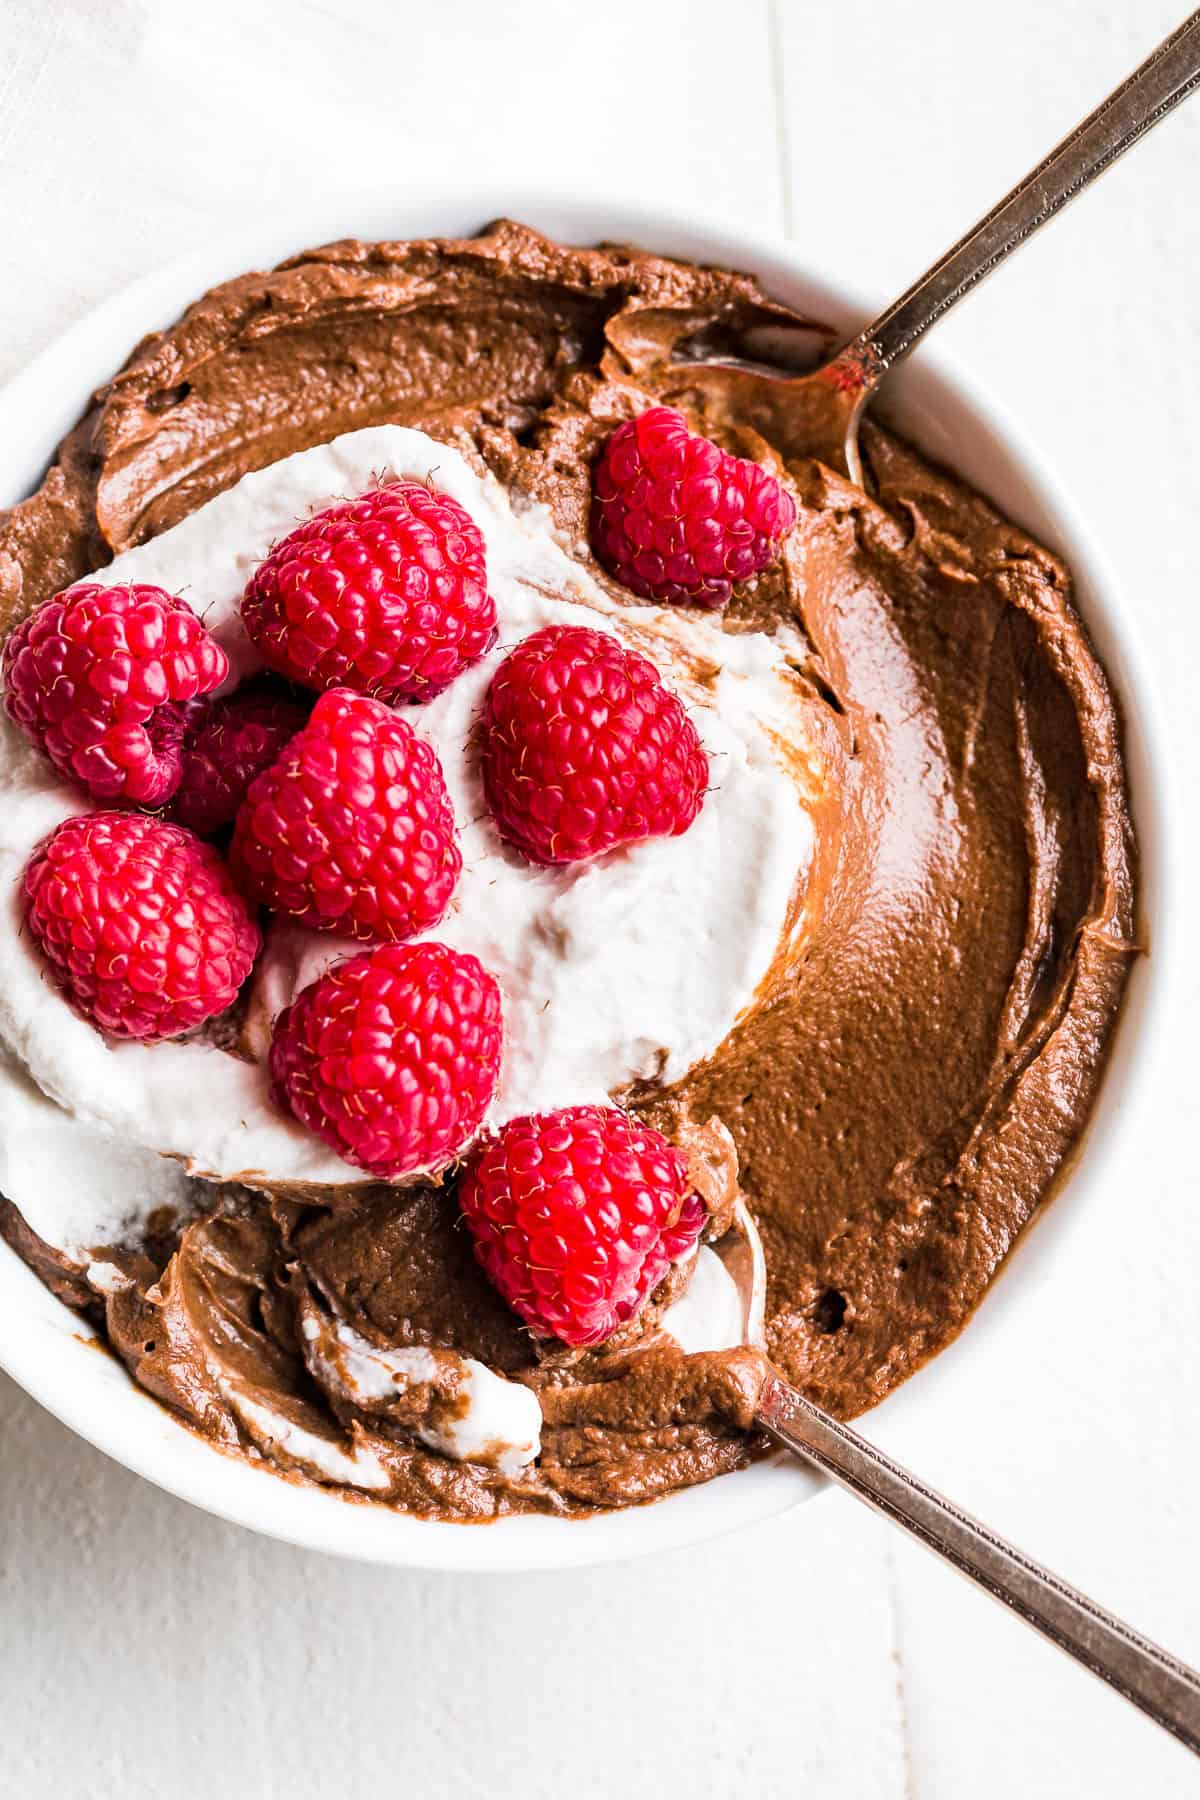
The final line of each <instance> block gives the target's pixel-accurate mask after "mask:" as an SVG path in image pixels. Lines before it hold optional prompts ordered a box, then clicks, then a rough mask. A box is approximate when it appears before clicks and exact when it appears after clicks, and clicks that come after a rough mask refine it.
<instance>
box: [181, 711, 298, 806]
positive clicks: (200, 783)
mask: <svg viewBox="0 0 1200 1800" xmlns="http://www.w3.org/2000/svg"><path fill="white" fill-rule="evenodd" d="M307 717H308V709H307V707H304V706H301V705H300V703H299V701H298V700H293V699H291V698H290V697H289V696H288V695H287V694H281V693H278V692H277V691H275V690H274V689H273V688H269V687H266V686H257V685H251V686H248V687H245V688H239V690H238V692H237V693H236V694H231V695H230V696H229V698H228V699H226V700H214V701H212V702H211V703H209V702H207V701H204V700H193V701H191V702H190V703H189V705H188V706H187V707H186V708H185V710H184V737H183V775H182V777H181V779H180V782H179V786H178V788H176V790H175V798H174V800H173V801H172V802H171V817H172V818H173V819H177V820H178V821H179V823H180V824H181V825H186V826H187V828H188V830H189V831H194V832H196V833H197V835H198V836H200V837H212V836H213V835H214V834H215V833H216V832H218V831H220V830H221V829H222V828H223V827H224V826H226V825H231V824H232V823H233V820H234V818H235V816H236V814H237V810H238V807H239V806H240V805H241V804H242V801H243V800H244V799H245V798H246V790H247V788H248V787H249V786H250V783H251V782H252V781H253V780H254V778H255V776H256V775H261V774H262V772H263V770H264V769H269V768H270V766H271V764H272V763H273V762H274V761H275V759H276V757H277V756H278V755H279V753H280V751H281V750H282V749H283V747H284V745H285V744H286V743H288V741H289V740H290V739H291V738H294V737H295V735H296V733H297V732H298V731H300V730H301V729H302V728H303V726H304V722H305V720H306V719H307Z"/></svg>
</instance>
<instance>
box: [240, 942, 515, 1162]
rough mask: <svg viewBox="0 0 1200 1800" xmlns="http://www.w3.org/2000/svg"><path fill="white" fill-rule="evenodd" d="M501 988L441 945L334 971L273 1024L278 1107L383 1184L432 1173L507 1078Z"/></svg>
mask: <svg viewBox="0 0 1200 1800" xmlns="http://www.w3.org/2000/svg"><path fill="white" fill-rule="evenodd" d="M502 1036H503V1028H502V1025H501V1019H500V989H499V988H498V987H497V985H496V983H495V981H494V980H493V978H492V976H491V975H489V974H488V972H487V970H486V969H485V968H484V967H483V965H482V963H480V962H478V961H477V960H476V958H475V957H473V956H468V955H466V954H464V953H463V952H462V951H460V950H451V949H448V948H447V946H446V945H445V944H383V945H381V946H380V947H379V949H377V950H365V951H363V952H362V954H361V955H359V956H352V957H350V959H349V960H348V961H347V962H342V963H337V964H335V965H334V967H333V968H332V969H330V970H329V971H328V972H327V973H326V974H324V975H322V976H320V977H319V978H318V980H316V981H314V982H312V983H311V984H310V985H309V986H308V987H306V988H304V989H303V991H302V992H301V993H300V995H299V997H298V998H297V999H296V1000H294V1001H293V1002H292V1004H291V1006H289V1007H288V1008H287V1009H286V1010H285V1011H284V1012H282V1013H280V1015H279V1018H278V1019H277V1020H276V1022H275V1035H274V1038H273V1040H272V1043H271V1078H272V1081H273V1082H274V1085H275V1095H276V1099H277V1100H278V1101H279V1103H280V1104H281V1105H282V1106H283V1107H285V1108H286V1109H287V1110H289V1111H290V1112H292V1113H294V1114H295V1116H296V1118H298V1119H299V1120H300V1122H301V1124H302V1125H306V1126H307V1127H308V1129H309V1130H310V1131H312V1132H315V1133H316V1135H317V1136H318V1137H319V1138H321V1139H322V1141H323V1142H324V1143H326V1144H329V1145H330V1146H331V1147H332V1148H333V1149H334V1150H336V1151H337V1152H338V1154H339V1155H340V1156H343V1157H344V1158H345V1159H346V1160H347V1161H348V1162H352V1163H354V1164H355V1165H356V1166H357V1167H358V1168H360V1169H366V1170H367V1171H368V1173H369V1174H371V1175H374V1176H376V1177H377V1178H378V1179H379V1180H380V1181H396V1180H398V1179H399V1177H400V1176H402V1175H410V1174H412V1173H413V1171H414V1170H418V1169H419V1170H422V1171H434V1170H436V1169H439V1168H441V1167H442V1166H443V1165H444V1164H445V1163H447V1162H449V1161H450V1159H451V1158H452V1157H453V1156H454V1155H455V1153H456V1152H457V1151H458V1150H461V1149H462V1147H463V1145H464V1144H465V1143H467V1142H468V1140H469V1139H470V1138H472V1137H474V1135H475V1133H476V1132H477V1131H478V1129H479V1127H480V1125H481V1123H482V1122H483V1115H484V1114H485V1112H486V1111H487V1109H488V1107H489V1105H490V1104H491V1099H492V1095H493V1094H494V1093H495V1091H496V1082H497V1079H498V1077H499V1074H500V1047H501V1039H502Z"/></svg>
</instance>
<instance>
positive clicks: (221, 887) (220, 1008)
mask: <svg viewBox="0 0 1200 1800" xmlns="http://www.w3.org/2000/svg"><path fill="white" fill-rule="evenodd" d="M25 910H26V917H27V918H28V920H29V929H30V931H31V932H32V933H33V936H34V938H35V939H36V941H37V944H38V946H39V948H40V950H41V952H42V955H43V956H44V957H45V959H46V961H47V962H48V963H49V965H50V968H51V971H52V972H53V975H54V978H55V980H56V981H57V982H58V985H59V986H60V987H61V988H62V990H63V992H64V994H65V995H66V996H67V999H68V1000H69V1001H70V1002H71V1004H72V1006H73V1007H74V1008H75V1010H76V1012H80V1013H82V1014H83V1016H84V1018H85V1019H89V1020H90V1021H91V1023H92V1024H93V1025H95V1026H96V1027H97V1028H98V1029H99V1030H100V1031H106V1032H108V1033H109V1035H110V1036H111V1037H124V1038H169V1037H179V1036H180V1035H181V1034H182V1033H183V1032H185V1031H192V1030H193V1029H194V1028H195V1027H196V1026H197V1025H201V1024H203V1022H204V1020H205V1019H211V1018H212V1016H213V1014H214V1013H219V1012H224V1010H225V1008H226V1007H227V1006H230V1005H232V1003H233V1001H234V1000H235V999H236V998H237V992H238V989H239V988H240V987H241V985H242V983H243V982H244V981H245V979H246V977H247V975H249V973H250V970H251V968H252V967H253V966H254V959H255V957H256V956H257V955H258V947H259V935H258V927H257V925H256V924H255V923H254V920H253V919H252V918H251V916H250V914H249V912H248V911H247V908H246V904H245V901H244V900H243V899H242V897H241V895H240V894H239V893H238V892H237V889H236V888H235V887H234V885H233V881H232V878H231V877H230V874H229V871H228V869H227V868H226V867H225V864H224V863H223V862H222V861H221V858H220V856H219V855H218V854H217V852H216V851H215V850H214V849H213V847H212V845H211V844H202V843H201V841H200V839H199V838H197V837H193V836H192V834H191V832H190V831H185V830H184V829H183V827H182V826H181V825H168V824H166V823H164V821H163V820H161V819H150V818H147V817H146V815H145V814H144V813H134V812H98V813H83V814H80V815H79V816H77V817H76V818H73V819H67V820H65V821H64V823H63V824H61V825H60V826H59V827H58V828H57V830H56V831H54V832H53V833H52V834H51V835H50V837H48V838H47V839H46V841H45V842H44V843H43V844H41V845H39V847H38V849H37V850H35V852H34V854H33V856H32V858H31V860H30V862H29V866H28V868H27V869H26V870H25Z"/></svg>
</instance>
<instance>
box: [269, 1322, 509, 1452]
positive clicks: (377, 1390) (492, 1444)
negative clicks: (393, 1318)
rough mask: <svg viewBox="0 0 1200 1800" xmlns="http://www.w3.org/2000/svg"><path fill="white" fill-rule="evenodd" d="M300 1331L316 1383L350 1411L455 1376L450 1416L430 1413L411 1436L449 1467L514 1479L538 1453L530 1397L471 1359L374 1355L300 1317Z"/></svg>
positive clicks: (343, 1332)
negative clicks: (476, 1468) (469, 1465)
mask: <svg viewBox="0 0 1200 1800" xmlns="http://www.w3.org/2000/svg"><path fill="white" fill-rule="evenodd" d="M301 1330H302V1331H303V1333H304V1336H305V1338H306V1340H307V1342H308V1345H309V1355H310V1357H311V1359H312V1361H313V1363H314V1365H315V1366H316V1368H317V1369H318V1370H319V1372H320V1374H321V1376H322V1378H323V1379H324V1380H325V1381H328V1382H329V1383H330V1384H331V1385H332V1386H333V1387H335V1388H340V1390H341V1391H342V1393H343V1394H344V1395H345V1396H346V1398H347V1399H348V1400H350V1401H351V1402H352V1403H353V1404H354V1405H355V1406H364V1407H367V1408H371V1407H372V1406H377V1405H378V1404H379V1403H381V1402H382V1403H383V1404H384V1405H386V1403H387V1401H389V1400H394V1399H396V1398H397V1396H399V1395H402V1394H403V1393H404V1391H405V1389H407V1388H409V1387H413V1386H418V1385H421V1386H429V1385H432V1384H434V1383H436V1382H438V1381H439V1379H444V1377H445V1374H446V1372H447V1369H448V1368H450V1367H452V1368H453V1369H454V1372H455V1373H456V1375H457V1376H458V1384H459V1392H458V1396H457V1403H456V1407H455V1410H453V1411H449V1410H448V1409H446V1408H444V1407H443V1408H437V1407H433V1408H431V1410H430V1416H429V1418H428V1419H427V1420H426V1421H425V1422H424V1423H423V1424H421V1425H419V1426H417V1427H416V1435H417V1436H418V1437H419V1438H420V1440H421V1442H422V1443H423V1444H427V1445H428V1446H429V1448H430V1449H431V1450H438V1451H440V1452H441V1454H442V1455H443V1456H449V1457H452V1458H453V1459H454V1460H455V1461H456V1462H483V1463H490V1464H491V1465H493V1466H494V1467H495V1468H497V1469H499V1470H500V1471H501V1473H502V1474H504V1475H509V1476H513V1475H519V1474H520V1472H521V1470H522V1469H524V1468H527V1467H528V1466H529V1464H530V1463H531V1462H533V1461H534V1460H535V1459H536V1458H537V1456H538V1454H539V1453H540V1451H541V1447H542V1437H541V1433H542V1408H541V1405H540V1403H539V1401H538V1397H537V1395H536V1394H535V1393H534V1392H533V1390H532V1389H531V1388H527V1387H525V1386H524V1385H523V1384H522V1383H521V1382H519V1381H506V1380H505V1379H504V1377H503V1376H502V1375H497V1374H496V1373H495V1372H494V1371H493V1370H492V1369H489V1368H488V1367H487V1364H486V1363H481V1362H479V1361H478V1360H477V1359H476V1358H475V1357H473V1356H458V1355H457V1354H455V1353H454V1352H452V1351H449V1350H438V1351H437V1352H436V1353H435V1352H434V1351H432V1350H427V1349H424V1348H422V1347H421V1346H420V1345H410V1346H401V1347H400V1348H398V1349H389V1350H381V1349H376V1347H375V1346H374V1345H373V1344H369V1343H368V1342H367V1340H366V1339H365V1338H363V1337H360V1336H359V1334H358V1332H356V1331H353V1330H352V1329H351V1328H350V1326H349V1325H345V1324H342V1323H340V1322H339V1323H337V1324H335V1325H333V1326H332V1327H331V1328H330V1327H327V1326H324V1325H323V1324H322V1322H321V1321H320V1320H319V1319H318V1318H316V1317H315V1316H314V1315H313V1314H312V1313H307V1314H306V1315H305V1317H304V1319H303V1321H302V1324H301Z"/></svg>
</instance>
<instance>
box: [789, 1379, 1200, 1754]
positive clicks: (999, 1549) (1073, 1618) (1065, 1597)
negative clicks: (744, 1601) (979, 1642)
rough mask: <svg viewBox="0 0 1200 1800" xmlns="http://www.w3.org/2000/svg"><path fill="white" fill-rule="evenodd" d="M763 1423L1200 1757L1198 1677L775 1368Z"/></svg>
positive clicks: (1183, 1664) (791, 1448)
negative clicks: (817, 1403)
mask: <svg viewBox="0 0 1200 1800" xmlns="http://www.w3.org/2000/svg"><path fill="white" fill-rule="evenodd" d="M758 1419H759V1423H760V1424H762V1425H765V1426H766V1428H767V1430H768V1431H770V1432H771V1433H772V1435H773V1436H775V1437H777V1438H778V1439H779V1440H780V1441H781V1442H782V1443H784V1444H786V1445H787V1447H788V1449H789V1450H795V1451H796V1452H797V1453H798V1454H799V1455H800V1456H803V1457H804V1458H805V1459H806V1460H807V1461H809V1462H813V1463H816V1465H817V1466H818V1468H820V1469H823V1470H824V1472H825V1473H826V1474H827V1475H829V1476H831V1477H832V1478H833V1480H834V1481H836V1482H838V1483H840V1485H841V1486H842V1487H845V1488H849V1490H850V1492H851V1493H852V1494H856V1495H857V1496H858V1498H859V1499H860V1500H865V1501H866V1502H867V1504H868V1505H869V1506H873V1507H875V1508H876V1509H877V1511H879V1512H881V1513H883V1514H884V1515H885V1516H886V1517H887V1518H889V1519H891V1520H893V1521H894V1523H895V1524H897V1525H901V1526H903V1528H904V1530H905V1531H907V1532H909V1533H910V1534H911V1535H912V1536H913V1537H915V1538H918V1539H919V1540H920V1541H921V1543H923V1544H925V1545H926V1546H927V1547H928V1548H929V1549H930V1550H936V1551H937V1553H938V1555H939V1556H942V1557H945V1559H946V1561H947V1562H950V1563H952V1564H953V1565H954V1567H955V1568H956V1569H958V1570H959V1571H960V1572H961V1573H962V1574H964V1575H968V1576H970V1578H971V1580H972V1581H974V1582H977V1583H978V1585H979V1586H980V1587H982V1588H984V1589H986V1591H987V1592H988V1593H989V1594H991V1595H993V1597H994V1598H995V1599H997V1600H1001V1601H1003V1603H1004V1605H1005V1606H1008V1607H1011V1608H1012V1610H1013V1612H1015V1613H1019V1614H1020V1616H1021V1618H1023V1619H1024V1620H1026V1621H1027V1623H1028V1624H1030V1625H1033V1626H1034V1627H1035V1628H1036V1629H1037V1630H1038V1631H1040V1632H1041V1633H1042V1634H1043V1636H1045V1637H1048V1638H1049V1639H1050V1641H1051V1642H1052V1643H1055V1644H1057V1645H1058V1647H1059V1649H1060V1650H1065V1651H1066V1652H1067V1654H1068V1655H1069V1656H1073V1657H1074V1658H1075V1660H1076V1661H1077V1662H1081V1663H1082V1664H1083V1665H1084V1667H1085V1668H1087V1669H1090V1670H1091V1671H1092V1674H1093V1675H1099V1677H1100V1679H1101V1680H1102V1681H1107V1682H1108V1683H1109V1685H1110V1686H1111V1687H1114V1688H1116V1690H1117V1692H1118V1693H1119V1694H1123V1695H1124V1696H1125V1698H1126V1699H1127V1700H1130V1701H1132V1703H1133V1704H1134V1706H1136V1707H1137V1708H1138V1709H1139V1710H1140V1711H1141V1712H1144V1713H1146V1714H1148V1715H1149V1717H1150V1718H1152V1719H1154V1720H1156V1721H1157V1723H1158V1724H1159V1725H1162V1726H1164V1727H1165V1728H1166V1730H1167V1731H1169V1732H1170V1733H1171V1734H1172V1736H1174V1737H1177V1738H1178V1739H1179V1741H1180V1742H1181V1743H1183V1744H1186V1745H1187V1747H1188V1749H1189V1750H1191V1751H1193V1752H1194V1753H1196V1754H1198V1755H1200V1675H1198V1674H1197V1673H1196V1671H1195V1670H1194V1669H1189V1668H1188V1666H1187V1664H1186V1663H1182V1662H1180V1661H1179V1660H1178V1659H1177V1658H1176V1657H1174V1656H1170V1655H1168V1654H1167V1652H1166V1651H1165V1650H1160V1649H1159V1648H1158V1646H1157V1644H1152V1643H1151V1642H1150V1641H1149V1639H1148V1638H1144V1637H1142V1636H1141V1635H1140V1634H1139V1633H1138V1632H1136V1631H1133V1630H1131V1628H1130V1627H1129V1626H1128V1625H1125V1624H1122V1622H1121V1620H1120V1619H1117V1618H1114V1617H1113V1615H1112V1614H1111V1613H1108V1612H1105V1611H1104V1609H1103V1608H1102V1607H1100V1606H1097V1605H1096V1603H1095V1601H1093V1600H1089V1599H1088V1598H1087V1596H1086V1594H1081V1593H1080V1592H1079V1591H1078V1589H1076V1588H1073V1587H1070V1586H1068V1584H1067V1583H1066V1582H1065V1581H1060V1579H1059V1578H1058V1576H1057V1575H1052V1574H1051V1573H1050V1571H1049V1570H1048V1569H1043V1568H1042V1567H1041V1565H1040V1564H1039V1563H1035V1562H1034V1561H1033V1560H1032V1559H1031V1558H1030V1557H1028V1556H1024V1555H1023V1554H1022V1553H1021V1551H1019V1550H1016V1549H1014V1548H1013V1546H1012V1545H1011V1544H1007V1543H1005V1541H1004V1539H1003V1538H1001V1537H997V1536H996V1534H995V1532H993V1531H989V1530H988V1528H987V1526H986V1525H981V1524H980V1523H979V1521H978V1520H977V1519H973V1518H971V1516H970V1514H969V1513H965V1512H961V1511H960V1510H959V1508H958V1507H957V1506H954V1505H952V1504H951V1502H950V1501H949V1500H944V1499H943V1498H942V1496H941V1495H940V1494H937V1493H935V1492H934V1491H933V1489H932V1488H927V1487H926V1486H925V1485H924V1484H923V1483H922V1482H920V1481H918V1480H917V1479H916V1477H915V1476H913V1475H910V1474H909V1473H908V1472H907V1470H905V1469H902V1468H901V1467H900V1466H899V1464H898V1463H894V1462H893V1461H892V1460H891V1458H890V1457H888V1456H885V1455H884V1453H883V1451H882V1450H878V1449H876V1448H875V1446H874V1445H873V1444H870V1443H868V1442H867V1440H866V1439H865V1438H862V1437H860V1436H859V1435H858V1433H857V1432H856V1431H852V1430H851V1429H850V1428H849V1426H847V1425H843V1424H841V1423H840V1422H839V1421H838V1420H836V1419H832V1418H830V1417H829V1415H828V1414H827V1413H824V1412H822V1411H821V1409H820V1407H817V1406H814V1405H813V1404H812V1402H811V1401H809V1400H806V1399H805V1398H804V1396H803V1394H800V1393H798V1392H797V1391H796V1389H795V1388H793V1387H790V1386H789V1385H788V1383H787V1382H786V1381H784V1380H783V1378H782V1376H780V1375H776V1374H774V1373H772V1374H771V1375H770V1376H769V1377H768V1380H767V1385H766V1387H765V1389H764V1390H763V1396H762V1399H761V1401H760V1403H759V1410H758Z"/></svg>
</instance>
